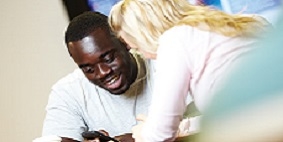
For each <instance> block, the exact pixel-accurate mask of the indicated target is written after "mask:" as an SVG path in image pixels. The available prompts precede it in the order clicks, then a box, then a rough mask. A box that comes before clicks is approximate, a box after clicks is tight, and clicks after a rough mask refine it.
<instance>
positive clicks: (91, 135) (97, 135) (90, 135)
mask: <svg viewBox="0 0 283 142" xmlns="http://www.w3.org/2000/svg"><path fill="white" fill-rule="evenodd" d="M82 137H83V138H85V139H87V140H93V139H95V138H99V141H101V142H108V141H113V142H119V141H118V140H116V139H114V138H112V137H109V136H106V135H104V134H103V133H101V132H99V131H86V132H83V133H82Z"/></svg>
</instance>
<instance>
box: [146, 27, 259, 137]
mask: <svg viewBox="0 0 283 142" xmlns="http://www.w3.org/2000/svg"><path fill="white" fill-rule="evenodd" d="M256 41H257V39H256V38H252V37H227V36H223V35H220V34H217V33H213V32H209V31H202V30H199V29H197V28H194V27H191V26H185V25H183V26H175V27H173V28H171V29H169V30H167V31H166V32H164V34H163V35H162V36H161V37H160V39H159V47H158V51H157V59H156V66H155V67H156V78H155V82H154V88H153V98H152V105H151V106H150V108H149V114H148V118H147V121H146V123H145V125H144V128H143V131H142V136H143V138H144V140H145V141H146V142H161V141H172V140H173V139H174V137H175V135H176V133H177V130H178V126H179V123H180V120H181V119H182V115H183V113H184V111H185V108H186V102H185V101H186V97H187V95H188V94H190V95H191V96H192V98H193V100H194V101H195V104H196V106H197V108H198V109H199V110H200V111H201V112H202V111H203V110H204V109H205V106H206V105H207V104H208V103H209V100H210V98H211V97H212V96H213V94H214V92H215V91H217V89H219V88H220V87H221V86H223V85H221V84H222V83H224V82H223V81H224V80H225V77H226V76H227V75H228V74H229V73H230V72H231V71H232V70H233V68H234V67H235V66H236V64H237V63H236V62H238V61H239V59H241V58H242V57H243V56H244V55H245V54H246V53H248V51H251V49H253V48H254V46H253V44H254V43H255V42H256Z"/></svg>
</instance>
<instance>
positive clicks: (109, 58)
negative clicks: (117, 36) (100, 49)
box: [104, 54, 115, 63]
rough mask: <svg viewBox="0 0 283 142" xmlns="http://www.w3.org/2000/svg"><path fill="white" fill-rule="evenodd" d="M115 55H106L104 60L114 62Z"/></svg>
mask: <svg viewBox="0 0 283 142" xmlns="http://www.w3.org/2000/svg"><path fill="white" fill-rule="evenodd" d="M114 59H115V58H114V55H113V54H108V55H107V56H105V58H104V61H105V62H106V63H111V62H113V61H114Z"/></svg>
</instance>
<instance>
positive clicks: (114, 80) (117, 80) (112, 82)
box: [104, 74, 122, 89]
mask: <svg viewBox="0 0 283 142" xmlns="http://www.w3.org/2000/svg"><path fill="white" fill-rule="evenodd" d="M121 80H122V79H121V75H120V74H118V75H114V76H112V77H110V79H107V81H106V82H105V83H104V85H105V87H106V88H107V89H116V88H118V87H120V85H121Z"/></svg>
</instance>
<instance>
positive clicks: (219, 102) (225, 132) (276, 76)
mask: <svg viewBox="0 0 283 142" xmlns="http://www.w3.org/2000/svg"><path fill="white" fill-rule="evenodd" d="M281 12H282V11H281ZM282 31H283V15H280V19H279V21H278V23H277V24H276V25H275V29H273V30H271V31H270V32H269V33H267V34H266V38H265V39H263V40H262V41H260V42H259V44H257V47H258V49H257V50H256V51H255V52H253V54H250V55H248V56H246V59H245V60H244V62H243V63H242V65H241V66H240V68H238V70H237V71H236V72H235V73H234V74H233V76H230V79H229V81H228V82H227V83H226V84H225V87H224V89H222V90H220V91H219V92H218V93H217V94H215V97H214V98H213V100H212V102H211V104H210V105H209V106H208V107H207V110H206V112H205V113H204V117H203V121H202V130H203V131H202V136H201V137H200V139H201V141H199V142H207V141H209V142H227V141H229V142H282V141H283V136H282V134H283V123H282V122H283V121H282V118H283V111H282V108H283V65H282V61H283V48H282V45H283V40H282V36H283V33H282Z"/></svg>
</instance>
